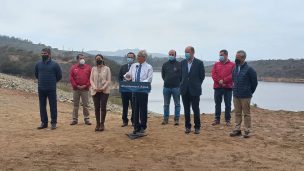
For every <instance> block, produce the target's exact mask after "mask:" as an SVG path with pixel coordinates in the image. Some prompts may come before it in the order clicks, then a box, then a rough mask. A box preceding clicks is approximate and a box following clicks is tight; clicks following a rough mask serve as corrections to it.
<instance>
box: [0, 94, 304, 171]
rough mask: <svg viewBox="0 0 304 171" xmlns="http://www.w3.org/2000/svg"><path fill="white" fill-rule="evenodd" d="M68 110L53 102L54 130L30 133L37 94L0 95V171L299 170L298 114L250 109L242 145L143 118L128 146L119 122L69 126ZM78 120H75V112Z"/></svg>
mask: <svg viewBox="0 0 304 171" xmlns="http://www.w3.org/2000/svg"><path fill="white" fill-rule="evenodd" d="M71 111H72V105H70V104H65V103H59V106H58V112H59V116H58V129H56V130H53V131H52V130H50V129H45V130H37V129H36V127H37V126H38V125H39V123H40V119H39V113H38V99H37V95H34V94H28V93H24V92H20V91H15V90H6V89H0V170H24V171H28V170H105V171H108V170H121V171H125V170H127V171H132V170H177V171H183V170H216V171H218V170H299V171H300V170H304V112H297V113H296V112H286V111H269V110H263V109H259V108H253V109H252V118H253V130H254V132H253V134H252V137H251V138H249V139H244V138H231V137H229V136H228V134H229V132H230V131H231V130H232V127H226V126H225V125H224V124H222V125H219V126H215V127H213V126H211V122H212V120H213V116H211V115H202V116H201V119H202V121H203V127H202V131H201V134H200V135H194V134H193V133H191V134H190V135H185V134H184V126H183V122H184V118H183V117H182V120H181V125H180V126H173V122H172V118H170V124H169V125H166V126H162V125H161V124H160V123H161V120H162V118H161V117H155V116H151V117H150V118H149V119H148V129H147V133H148V136H146V137H143V138H141V139H136V140H129V139H128V137H127V136H126V135H125V133H129V132H131V131H132V127H131V126H129V127H127V128H122V127H120V125H121V119H120V118H121V117H120V115H118V114H117V113H116V114H115V113H113V112H112V113H108V116H107V119H106V130H105V131H104V132H98V133H96V132H94V127H95V123H94V119H95V118H94V117H93V111H91V116H92V117H91V119H92V122H93V123H94V124H93V125H91V126H86V125H84V124H83V122H82V118H83V117H82V116H81V115H80V118H79V119H80V124H78V125H76V126H70V125H69V122H70V119H71ZM80 114H82V113H81V112H80Z"/></svg>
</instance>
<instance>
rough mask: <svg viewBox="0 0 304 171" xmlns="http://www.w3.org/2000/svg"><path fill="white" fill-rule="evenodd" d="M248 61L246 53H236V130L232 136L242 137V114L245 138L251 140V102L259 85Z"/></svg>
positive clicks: (234, 99) (234, 97)
mask: <svg viewBox="0 0 304 171" xmlns="http://www.w3.org/2000/svg"><path fill="white" fill-rule="evenodd" d="M245 59H246V52H245V51H243V50H240V51H238V52H237V53H236V59H235V64H236V67H235V69H234V71H233V74H232V80H233V103H234V110H235V129H234V131H233V132H232V133H230V136H232V137H234V136H241V135H242V132H241V124H242V114H243V115H244V127H245V132H244V133H245V134H244V135H243V137H244V138H249V133H250V129H251V116H250V101H251V98H252V95H253V93H254V92H255V89H256V87H257V85H258V81H257V74H256V72H255V70H254V69H253V68H251V67H250V66H249V65H248V64H247V62H245Z"/></svg>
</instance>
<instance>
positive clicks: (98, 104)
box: [92, 92, 109, 125]
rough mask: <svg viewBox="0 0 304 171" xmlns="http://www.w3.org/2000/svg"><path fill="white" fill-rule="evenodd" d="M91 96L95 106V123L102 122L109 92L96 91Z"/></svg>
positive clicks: (105, 113)
mask: <svg viewBox="0 0 304 171" xmlns="http://www.w3.org/2000/svg"><path fill="white" fill-rule="evenodd" d="M92 97H93V102H94V108H95V117H96V124H97V125H99V124H104V121H105V118H106V115H107V103H108V98H109V94H105V93H102V92H97V93H96V94H95V95H93V96H92Z"/></svg>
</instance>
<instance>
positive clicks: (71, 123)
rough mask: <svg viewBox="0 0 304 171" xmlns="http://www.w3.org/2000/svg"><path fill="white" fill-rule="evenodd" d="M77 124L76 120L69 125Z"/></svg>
mask: <svg viewBox="0 0 304 171" xmlns="http://www.w3.org/2000/svg"><path fill="white" fill-rule="evenodd" d="M77 124H78V121H77V120H73V121H72V122H71V123H70V125H77Z"/></svg>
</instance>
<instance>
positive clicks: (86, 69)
mask: <svg viewBox="0 0 304 171" xmlns="http://www.w3.org/2000/svg"><path fill="white" fill-rule="evenodd" d="M84 58H85V57H84V55H83V54H78V55H77V57H76V59H77V64H74V65H73V66H72V67H71V70H70V81H71V84H72V87H73V102H74V109H73V114H72V117H73V120H72V122H71V124H70V125H76V124H77V123H78V109H79V101H80V98H81V101H82V105H83V115H84V123H85V124H86V125H91V122H90V118H89V110H88V108H89V87H90V75H91V67H90V65H88V64H85V59H84Z"/></svg>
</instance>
